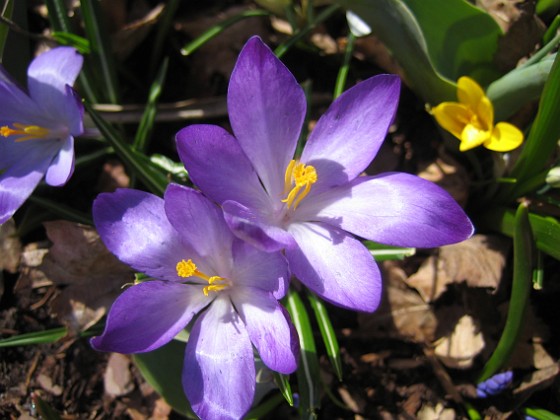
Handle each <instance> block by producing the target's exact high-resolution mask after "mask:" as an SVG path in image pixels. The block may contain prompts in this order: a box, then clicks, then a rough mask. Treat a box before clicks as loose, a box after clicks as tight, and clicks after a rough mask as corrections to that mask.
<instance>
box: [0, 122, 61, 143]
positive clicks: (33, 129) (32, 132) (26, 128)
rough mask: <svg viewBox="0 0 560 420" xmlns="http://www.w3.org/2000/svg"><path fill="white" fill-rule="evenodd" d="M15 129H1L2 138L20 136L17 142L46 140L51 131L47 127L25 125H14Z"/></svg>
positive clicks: (3, 127) (5, 126)
mask: <svg viewBox="0 0 560 420" xmlns="http://www.w3.org/2000/svg"><path fill="white" fill-rule="evenodd" d="M12 127H13V128H10V127H8V126H7V125H4V126H2V127H0V136H2V137H6V138H7V137H11V136H18V138H17V139H16V140H15V141H16V142H20V141H26V140H33V139H44V138H46V137H47V136H48V135H49V133H50V130H49V129H48V128H45V127H40V126H38V125H25V124H21V123H13V124H12Z"/></svg>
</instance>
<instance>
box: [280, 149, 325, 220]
mask: <svg viewBox="0 0 560 420" xmlns="http://www.w3.org/2000/svg"><path fill="white" fill-rule="evenodd" d="M316 182H317V171H315V168H314V167H313V166H311V165H304V164H303V163H301V162H297V161H295V160H293V159H292V160H291V161H290V163H289V164H288V167H287V168H286V174H285V175H284V194H287V197H286V198H285V199H283V200H282V202H283V203H287V205H288V208H290V207H293V209H294V210H295V209H296V208H297V206H298V205H299V203H300V202H301V200H303V199H304V198H305V197H306V196H307V194H309V191H311V185H313V184H315V183H316Z"/></svg>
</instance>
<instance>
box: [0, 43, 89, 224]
mask: <svg viewBox="0 0 560 420" xmlns="http://www.w3.org/2000/svg"><path fill="white" fill-rule="evenodd" d="M82 62H83V58H82V56H81V55H79V54H78V53H77V52H76V50H75V49H73V48H69V47H59V48H55V49H52V50H50V51H48V52H45V53H43V54H41V55H40V56H38V57H37V58H35V59H34V60H33V61H32V62H31V64H30V65H29V68H28V70H27V85H28V93H27V92H24V91H23V90H22V89H21V88H19V87H18V86H17V84H16V82H15V81H14V80H13V79H12V78H11V77H10V76H9V75H8V74H7V73H6V71H5V70H4V68H3V67H2V66H0V104H1V105H0V224H2V223H4V222H5V221H6V220H8V219H9V218H10V217H12V215H13V214H14V213H15V212H16V210H17V209H18V208H19V207H20V206H21V205H22V204H23V202H24V201H25V200H26V199H27V197H29V196H30V195H31V193H32V192H33V190H34V189H35V187H36V186H37V184H38V183H39V182H40V181H41V179H42V178H43V176H45V180H46V181H47V184H49V185H52V186H61V185H64V184H65V183H66V182H67V181H68V179H69V178H70V176H71V175H72V172H73V171H74V136H78V135H80V134H82V132H83V125H82V116H83V107H82V103H81V101H80V98H79V97H78V96H77V94H76V92H74V90H73V89H72V88H71V87H70V86H71V85H72V84H73V83H74V81H75V80H76V77H77V76H78V74H79V73H80V70H81V68H82Z"/></svg>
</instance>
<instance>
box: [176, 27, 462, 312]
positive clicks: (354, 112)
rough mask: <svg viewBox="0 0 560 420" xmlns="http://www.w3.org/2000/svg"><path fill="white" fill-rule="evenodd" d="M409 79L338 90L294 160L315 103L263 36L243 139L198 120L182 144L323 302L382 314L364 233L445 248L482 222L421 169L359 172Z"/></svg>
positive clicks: (233, 97)
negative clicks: (308, 112) (308, 102)
mask: <svg viewBox="0 0 560 420" xmlns="http://www.w3.org/2000/svg"><path fill="white" fill-rule="evenodd" d="M398 96H399V79H398V78H397V77H396V76H390V75H382V76H376V77H373V78H370V79H368V80H366V81H364V82H362V83H360V84H358V85H357V86H355V87H354V88H352V89H350V90H348V91H347V92H345V93H344V94H343V95H341V96H340V97H338V98H337V99H336V100H335V101H334V102H333V104H332V105H331V106H330V108H329V109H328V110H327V112H326V113H325V114H324V115H323V116H322V118H321V119H320V120H319V121H318V122H317V125H316V126H315V129H314V130H313V132H312V133H311V136H310V138H309V140H308V141H307V143H306V145H305V148H304V150H303V153H302V155H301V157H299V158H294V152H295V150H296V143H297V140H298V137H299V134H300V130H301V127H302V123H303V120H304V116H305V112H306V103H305V96H304V93H303V90H302V89H301V87H300V86H299V85H298V83H297V82H296V80H295V79H294V77H293V76H292V74H291V73H290V72H289V71H288V69H287V68H286V67H285V66H284V65H283V64H282V63H281V62H280V61H279V60H278V59H277V58H276V57H275V56H274V54H273V53H272V51H270V49H269V48H268V47H267V46H265V45H264V44H263V43H262V41H261V40H260V39H259V38H252V39H250V40H249V41H248V43H247V44H246V46H245V47H244V48H243V50H242V52H241V53H240V56H239V59H238V61H237V63H236V66H235V69H234V71H233V73H232V76H231V80H230V84H229V91H228V110H229V115H230V122H231V126H232V128H233V132H234V134H235V137H233V136H232V135H231V134H229V133H228V132H227V131H226V130H224V129H222V128H220V127H217V126H213V125H191V126H189V127H186V128H184V129H182V130H181V131H180V132H179V133H178V134H177V147H178V151H179V155H180V157H181V160H182V161H183V163H184V164H185V167H186V169H187V171H188V172H189V174H190V176H191V178H192V180H193V182H194V183H195V184H196V185H197V186H198V187H199V188H200V190H201V191H202V192H203V193H204V194H206V195H207V196H208V197H210V198H211V199H212V200H214V201H216V202H217V203H219V204H221V206H222V209H223V211H224V214H225V218H226V221H227V223H228V225H229V227H230V228H231V229H232V231H233V232H234V233H235V234H236V235H237V236H238V237H240V238H242V239H244V240H247V241H248V242H250V243H252V244H254V245H255V246H257V247H259V248H260V249H262V250H265V251H270V252H273V251H278V250H281V249H285V255H286V257H287V259H288V263H289V266H290V270H291V272H292V273H293V274H294V275H295V276H296V277H297V278H298V279H299V280H300V281H301V282H302V283H304V284H305V285H306V286H307V287H308V288H310V289H311V290H312V291H314V292H315V293H316V294H318V295H319V296H321V297H322V298H323V299H325V300H327V301H329V302H332V303H334V304H337V305H340V306H342V307H346V308H350V309H356V310H362V311H373V310H375V309H376V308H377V306H378V304H379V300H380V290H381V277H380V272H379V269H378V267H377V265H376V263H375V262H374V260H373V258H372V256H371V254H370V253H369V251H368V250H367V249H366V248H365V247H364V245H363V244H362V243H361V242H360V241H358V240H357V239H356V238H354V236H353V235H352V234H355V235H358V236H360V237H363V238H366V239H370V240H373V241H376V242H380V243H385V244H390V245H397V246H411V247H436V246H440V245H443V244H449V243H453V242H458V241H462V240H464V239H465V238H468V237H469V236H470V235H471V233H472V229H473V228H472V224H471V223H470V221H469V220H468V218H467V217H466V215H465V213H464V212H463V211H462V209H461V208H460V207H459V206H458V205H457V203H456V202H455V201H454V200H453V199H452V198H451V197H450V196H449V195H448V194H447V193H446V192H445V191H443V190H442V189H441V188H439V187H437V186H436V185H434V184H432V183H431V182H428V181H426V180H423V179H420V178H418V177H416V176H413V175H408V174H404V173H386V174H383V175H379V176H376V177H369V176H359V175H360V174H361V173H362V172H363V171H364V170H365V169H366V167H367V166H368V165H369V163H370V162H371V160H372V159H373V158H374V156H375V155H376V153H377V151H378V149H379V147H380V146H381V143H382V142H383V140H384V138H385V135H386V133H387V130H388V127H389V124H390V123H391V121H392V120H393V116H394V114H395V110H396V108H397V101H398Z"/></svg>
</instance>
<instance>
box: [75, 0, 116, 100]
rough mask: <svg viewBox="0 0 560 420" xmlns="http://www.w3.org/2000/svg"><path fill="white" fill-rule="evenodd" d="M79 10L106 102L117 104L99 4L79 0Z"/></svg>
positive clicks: (110, 56) (107, 41)
mask: <svg viewBox="0 0 560 420" xmlns="http://www.w3.org/2000/svg"><path fill="white" fill-rule="evenodd" d="M80 8H81V11H82V16H83V19H84V29H85V32H86V34H87V37H88V39H89V42H90V46H91V56H92V59H93V61H94V62H95V63H96V65H97V66H98V67H99V68H100V69H101V82H102V83H103V92H105V93H106V95H107V97H106V99H107V102H109V103H112V104H116V103H119V94H118V87H117V86H118V84H117V72H116V70H115V69H116V67H115V62H114V59H113V54H112V53H111V45H110V43H109V39H108V37H107V31H106V29H105V28H104V27H103V19H102V16H101V11H100V10H99V2H97V1H95V0H81V2H80Z"/></svg>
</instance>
